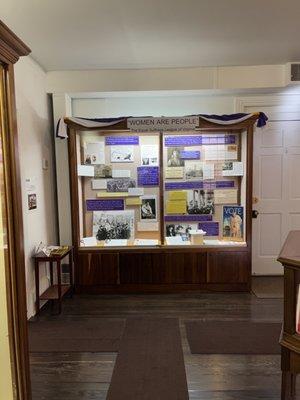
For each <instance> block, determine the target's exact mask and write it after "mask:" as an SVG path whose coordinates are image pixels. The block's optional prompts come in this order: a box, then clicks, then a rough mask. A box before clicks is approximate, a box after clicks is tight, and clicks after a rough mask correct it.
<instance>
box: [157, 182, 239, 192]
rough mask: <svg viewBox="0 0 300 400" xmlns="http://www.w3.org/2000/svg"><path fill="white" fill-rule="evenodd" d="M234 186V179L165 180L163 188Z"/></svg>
mask: <svg viewBox="0 0 300 400" xmlns="http://www.w3.org/2000/svg"><path fill="white" fill-rule="evenodd" d="M221 188H234V181H216V182H203V181H188V182H166V183H165V190H177V189H181V190H189V189H221Z"/></svg>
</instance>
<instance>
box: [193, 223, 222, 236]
mask: <svg viewBox="0 0 300 400" xmlns="http://www.w3.org/2000/svg"><path fill="white" fill-rule="evenodd" d="M198 229H202V230H203V231H204V232H206V236H219V222H199V224H198Z"/></svg>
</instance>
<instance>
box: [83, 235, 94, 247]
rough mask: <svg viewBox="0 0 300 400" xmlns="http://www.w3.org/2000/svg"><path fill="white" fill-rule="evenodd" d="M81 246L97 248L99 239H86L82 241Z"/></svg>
mask: <svg viewBox="0 0 300 400" xmlns="http://www.w3.org/2000/svg"><path fill="white" fill-rule="evenodd" d="M80 242H81V244H83V246H85V247H94V246H97V239H96V238H95V237H94V236H89V237H84V238H82V239H81V241H80Z"/></svg>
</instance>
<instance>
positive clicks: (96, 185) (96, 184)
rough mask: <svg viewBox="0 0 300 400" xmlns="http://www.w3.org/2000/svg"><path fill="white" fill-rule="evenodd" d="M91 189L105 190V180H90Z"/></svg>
mask: <svg viewBox="0 0 300 400" xmlns="http://www.w3.org/2000/svg"><path fill="white" fill-rule="evenodd" d="M92 189H93V190H99V189H107V180H106V179H92Z"/></svg>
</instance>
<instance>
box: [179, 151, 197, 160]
mask: <svg viewBox="0 0 300 400" xmlns="http://www.w3.org/2000/svg"><path fill="white" fill-rule="evenodd" d="M179 155H180V158H182V159H183V160H199V158H200V151H189V150H181V151H180V153H179Z"/></svg>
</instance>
